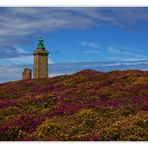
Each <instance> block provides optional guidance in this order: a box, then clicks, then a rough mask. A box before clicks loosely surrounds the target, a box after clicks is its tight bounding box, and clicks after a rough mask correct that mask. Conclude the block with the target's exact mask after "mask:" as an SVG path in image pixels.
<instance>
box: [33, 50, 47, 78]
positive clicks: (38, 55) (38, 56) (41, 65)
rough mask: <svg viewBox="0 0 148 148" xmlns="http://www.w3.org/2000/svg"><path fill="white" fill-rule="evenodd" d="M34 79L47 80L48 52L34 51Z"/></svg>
mask: <svg viewBox="0 0 148 148" xmlns="http://www.w3.org/2000/svg"><path fill="white" fill-rule="evenodd" d="M33 54H34V79H40V78H48V52H47V51H39V50H35V51H34V53H33Z"/></svg>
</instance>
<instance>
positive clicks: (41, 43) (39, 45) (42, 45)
mask: <svg viewBox="0 0 148 148" xmlns="http://www.w3.org/2000/svg"><path fill="white" fill-rule="evenodd" d="M38 48H39V49H40V48H44V40H43V38H42V37H40V38H39V39H38Z"/></svg>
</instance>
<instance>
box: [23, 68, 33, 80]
mask: <svg viewBox="0 0 148 148" xmlns="http://www.w3.org/2000/svg"><path fill="white" fill-rule="evenodd" d="M31 76H32V73H31V69H28V68H25V69H24V71H23V73H22V79H23V80H30V79H31Z"/></svg>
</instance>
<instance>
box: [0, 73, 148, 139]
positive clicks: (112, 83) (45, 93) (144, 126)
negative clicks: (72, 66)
mask: <svg viewBox="0 0 148 148" xmlns="http://www.w3.org/2000/svg"><path fill="white" fill-rule="evenodd" d="M0 140H1V141H5V140H15V141H16V140H18V141H19V140H27V141H30V140H37V141H38V140H46V141H56V140H62V141H65V140H68V141H82V140H85V141H87V140H88V141H90V140H93V141H111V140H113V141H135V140H136V141H137V140H138V141H139V140H140V141H147V140H148V71H145V72H144V71H138V70H127V71H113V72H107V73H103V72H96V71H93V70H83V71H81V72H78V73H75V74H73V75H65V76H58V77H54V78H49V79H40V80H28V81H24V80H21V81H15V82H9V83H5V84H1V85H0Z"/></svg>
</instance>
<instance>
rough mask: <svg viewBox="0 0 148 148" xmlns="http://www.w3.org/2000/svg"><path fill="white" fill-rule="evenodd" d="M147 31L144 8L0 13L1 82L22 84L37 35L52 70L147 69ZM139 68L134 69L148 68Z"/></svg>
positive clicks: (10, 10)
mask: <svg viewBox="0 0 148 148" xmlns="http://www.w3.org/2000/svg"><path fill="white" fill-rule="evenodd" d="M147 26H148V8H73V7H72V8H70V7H69V8H62V7H61V8H0V79H1V80H0V82H4V81H8V80H11V79H12V80H17V79H20V76H21V71H22V70H23V68H24V67H26V66H30V67H31V66H32V64H33V56H32V52H33V50H34V49H35V48H36V47H37V39H38V37H40V36H42V37H43V38H44V42H45V48H46V49H47V50H48V51H49V64H52V65H56V66H57V64H59V65H60V64H63V63H65V65H66V63H67V64H70V63H89V64H92V67H93V64H94V63H97V62H116V63H119V62H121V61H125V62H127V61H128V62H130V61H136V62H135V63H137V62H138V61H143V62H144V63H143V64H147V60H148V27H147ZM131 63H132V62H131ZM59 65H58V66H57V67H58V68H59ZM80 65H81V64H80ZM84 67H86V68H90V67H87V66H84ZM143 67H144V68H143ZM143 67H142V66H140V67H139V66H137V69H141V70H143V69H144V70H147V69H148V68H147V66H145V65H144V66H143ZM131 68H132V67H131ZM134 68H136V67H134ZM114 69H116V67H115V68H113V69H111V70H114ZM78 70H81V68H78ZM98 70H99V69H98ZM61 71H62V70H61ZM61 71H60V72H59V73H58V72H56V74H61V73H64V71H66V72H65V73H68V71H67V70H64V68H63V72H61ZM70 71H73V70H72V66H71V70H70ZM75 71H76V70H75ZM6 73H7V74H6ZM50 73H53V75H54V71H49V74H50Z"/></svg>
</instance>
